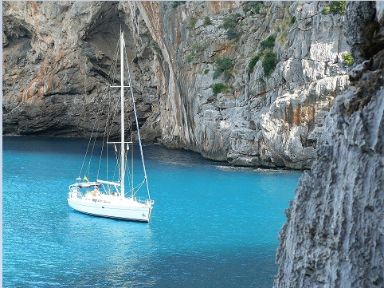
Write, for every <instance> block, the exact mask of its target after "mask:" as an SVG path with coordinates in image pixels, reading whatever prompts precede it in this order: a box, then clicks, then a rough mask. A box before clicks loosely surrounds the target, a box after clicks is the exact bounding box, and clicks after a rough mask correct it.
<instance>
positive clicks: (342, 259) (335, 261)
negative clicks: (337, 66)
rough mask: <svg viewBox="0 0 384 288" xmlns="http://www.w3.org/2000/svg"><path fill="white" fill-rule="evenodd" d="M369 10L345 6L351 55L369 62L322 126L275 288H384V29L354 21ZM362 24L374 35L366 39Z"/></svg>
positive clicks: (285, 235) (286, 232) (283, 236)
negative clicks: (383, 38) (381, 42)
mask: <svg viewBox="0 0 384 288" xmlns="http://www.w3.org/2000/svg"><path fill="white" fill-rule="evenodd" d="M356 5H358V6H359V8H356ZM372 9H373V11H374V12H375V11H376V8H375V6H374V3H372V2H361V3H358V2H350V3H348V6H347V17H348V19H349V22H348V26H347V27H346V29H347V35H349V39H348V40H349V42H350V43H351V44H352V47H355V49H356V50H354V56H355V57H356V58H357V59H358V58H359V57H361V55H370V59H368V60H367V61H366V62H363V63H362V64H359V65H358V66H357V67H356V70H355V72H353V80H354V82H353V85H352V86H351V87H350V88H348V90H347V91H345V92H344V93H341V94H340V95H338V96H337V97H336V101H335V104H334V106H333V108H332V109H331V112H330V114H329V115H328V116H327V118H326V120H325V123H324V132H323V133H322V135H321V137H320V138H319V143H318V145H319V149H318V150H317V160H316V161H315V163H314V164H313V166H312V169H311V171H310V172H308V173H305V174H304V176H303V177H302V179H301V181H300V185H299V188H298V189H297V192H296V198H295V200H294V201H293V203H292V204H291V207H290V208H289V211H288V213H287V216H288V220H287V223H286V224H285V225H284V227H283V229H282V230H281V233H280V241H281V243H280V247H279V250H278V253H277V262H278V264H279V271H278V274H277V276H276V278H275V285H274V286H275V287H384V269H383V268H384V254H383V251H384V46H383V45H381V49H380V50H377V51H376V52H375V54H372V53H374V52H372V47H379V46H380V45H379V46H377V45H378V43H377V41H381V40H380V39H381V38H380V35H379V34H380V33H381V31H382V30H381V29H382V27H384V26H383V24H384V22H383V21H382V19H380V18H379V17H377V18H375V15H376V16H378V14H375V13H374V14H373V17H372V15H371V14H370V18H369V19H370V21H366V22H364V21H363V22H359V19H360V18H359V17H360V16H359V17H358V18H356V20H355V21H353V17H355V15H356V11H371V12H370V13H372ZM359 15H360V14H359ZM356 17H357V16H356ZM365 25H367V26H369V27H376V30H374V31H372V33H371V34H369V35H361V34H360V33H363V34H364V33H366V28H365V27H364V26H365ZM369 27H368V28H369ZM368 36H369V37H368ZM365 37H368V38H367V40H366V41H367V43H371V44H372V45H373V46H370V45H366V44H367V43H366V42H365V40H361V39H365ZM375 39H378V40H375ZM356 71H357V72H356Z"/></svg>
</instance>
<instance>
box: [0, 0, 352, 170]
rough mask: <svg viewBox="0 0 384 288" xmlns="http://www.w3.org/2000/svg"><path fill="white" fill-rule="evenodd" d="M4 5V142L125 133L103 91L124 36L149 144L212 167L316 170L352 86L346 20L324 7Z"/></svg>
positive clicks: (268, 4)
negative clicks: (8, 137) (332, 115)
mask: <svg viewBox="0 0 384 288" xmlns="http://www.w3.org/2000/svg"><path fill="white" fill-rule="evenodd" d="M3 5H4V23H5V25H4V32H3V35H4V36H5V37H3V47H4V59H5V63H4V71H5V76H4V104H3V111H4V132H5V133H6V134H49V135H52V134H53V135H67V136H86V135H88V134H89V133H91V132H90V131H92V130H93V128H94V127H93V126H95V128H97V127H99V126H100V128H99V129H96V130H97V133H99V134H102V133H103V129H104V126H105V123H107V124H108V125H112V127H117V124H118V117H117V116H118V115H116V113H112V116H114V117H112V116H110V115H109V113H108V112H106V111H107V110H106V109H105V107H108V105H109V103H110V102H111V101H110V97H109V95H108V93H107V92H106V90H105V86H106V77H107V73H108V70H109V67H110V65H111V63H112V61H113V57H114V49H115V47H114V45H115V43H116V41H117V37H118V30H119V27H120V25H121V26H122V27H123V29H124V31H125V32H126V38H127V43H129V45H128V46H129V47H128V50H129V55H128V57H129V58H130V63H131V67H132V70H133V75H134V79H133V84H134V87H135V93H136V95H137V97H138V100H137V105H138V106H139V109H138V110H139V117H140V125H141V126H143V136H144V139H145V140H147V141H159V142H161V143H163V144H164V145H166V146H168V147H171V148H184V149H191V150H194V151H197V152H200V153H201V154H202V155H204V156H205V157H209V158H212V159H216V160H223V161H229V162H230V163H232V164H236V165H248V166H266V167H290V168H296V169H302V168H308V167H310V164H311V163H312V161H313V159H314V157H315V155H316V152H315V151H316V142H317V138H318V135H320V133H321V131H322V125H323V121H324V117H325V115H326V114H327V112H328V111H329V109H330V107H331V105H332V103H333V99H334V97H335V95H336V94H337V93H339V92H340V91H342V90H343V89H345V87H346V86H347V85H348V83H349V80H348V75H347V73H348V71H347V70H348V69H349V68H348V67H347V66H346V65H345V64H344V63H343V60H342V55H343V53H346V52H348V51H349V50H350V47H349V45H348V44H347V42H346V39H345V37H344V33H343V30H342V26H343V25H344V23H345V22H346V19H345V16H344V15H340V14H332V13H331V14H324V13H321V11H322V9H323V7H325V5H327V3H326V2H318V3H316V2H310V3H304V2H298V3H288V2H284V3H277V2H263V3H262V2H260V3H252V2H250V3H245V2H197V3H195V2H187V3H183V2H179V3H176V4H175V3H172V2H120V3H114V2H103V3H102V2H100V3H99V2H92V3H60V4H58V5H56V4H52V3H41V2H28V3H16V2H15V3H5V4H3ZM115 94H116V93H115ZM113 96H114V97H115V98H116V97H118V94H116V95H113ZM126 110H127V112H129V111H130V110H131V108H130V106H129V105H128V104H127V107H126ZM127 114H128V115H129V113H127ZM127 117H128V118H130V117H129V116H127ZM128 118H127V121H128V122H129V121H130V119H128ZM95 119H96V120H97V121H95ZM95 123H96V124H95ZM127 129H130V125H128V128H127ZM113 131H114V132H113V133H115V132H116V128H114V130H113Z"/></svg>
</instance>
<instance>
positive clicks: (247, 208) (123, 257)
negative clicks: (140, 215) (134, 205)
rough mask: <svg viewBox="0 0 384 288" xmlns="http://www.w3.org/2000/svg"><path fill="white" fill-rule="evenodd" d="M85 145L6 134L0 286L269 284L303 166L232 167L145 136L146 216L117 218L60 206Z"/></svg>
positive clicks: (77, 167)
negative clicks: (151, 203)
mask: <svg viewBox="0 0 384 288" xmlns="http://www.w3.org/2000/svg"><path fill="white" fill-rule="evenodd" d="M86 145H87V141H84V140H74V139H50V138H32V137H30V138H25V137H17V138H8V137H6V138H4V154H3V178H4V180H3V285H4V287H183V288H187V287H236V288H240V287H271V286H272V281H273V275H274V274H275V272H276V265H275V263H274V261H275V250H276V248H277V245H278V232H279V230H280V228H281V226H282V224H283V223H284V221H285V217H284V210H285V209H286V208H287V207H288V202H289V201H290V200H291V199H293V195H294V189H295V187H296V185H297V183H298V178H299V176H300V173H298V172H289V171H284V172H276V171H263V170H261V171H257V170H249V169H239V168H237V169H235V168H231V167H228V166H223V164H221V163H217V162H212V161H207V160H205V159H202V158H201V157H200V156H199V155H197V154H195V153H190V152H186V151H172V150H167V149H164V148H162V147H161V146H156V145H150V146H145V147H144V151H145V155H146V159H147V168H148V174H149V180H150V188H151V191H152V198H154V200H155V208H154V210H153V215H152V221H151V222H150V223H149V224H142V223H133V222H124V221H116V220H110V219H103V218H96V217H91V216H87V215H83V214H80V213H77V212H75V211H73V210H71V209H70V208H69V207H68V206H67V202H66V195H67V187H68V185H69V184H71V183H72V182H73V181H74V178H75V177H77V176H78V173H79V168H80V166H81V163H82V160H83V154H84V150H85V147H86ZM97 165H98V163H97V162H94V163H93V162H92V163H91V168H92V167H93V166H95V167H96V169H95V170H97ZM105 165H106V159H102V167H105ZM109 165H112V162H110V163H109ZM91 170H92V169H91ZM137 172H138V173H139V172H140V171H137Z"/></svg>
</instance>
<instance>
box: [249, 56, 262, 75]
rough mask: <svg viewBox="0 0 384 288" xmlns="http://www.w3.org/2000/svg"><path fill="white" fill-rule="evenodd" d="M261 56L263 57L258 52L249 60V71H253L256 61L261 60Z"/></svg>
mask: <svg viewBox="0 0 384 288" xmlns="http://www.w3.org/2000/svg"><path fill="white" fill-rule="evenodd" d="M260 57H261V55H260V54H256V55H255V56H253V58H252V59H251V61H249V64H248V72H249V73H252V72H253V69H254V68H255V66H256V63H257V62H258V61H259V60H260Z"/></svg>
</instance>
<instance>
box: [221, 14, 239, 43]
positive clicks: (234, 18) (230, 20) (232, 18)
mask: <svg viewBox="0 0 384 288" xmlns="http://www.w3.org/2000/svg"><path fill="white" fill-rule="evenodd" d="M240 17H241V15H240V14H239V13H236V14H230V15H228V16H226V17H224V18H223V23H222V24H221V25H220V28H224V29H226V30H227V38H228V39H229V40H233V39H237V38H238V37H239V36H240V32H239V31H238V29H237V24H238V22H239V20H240Z"/></svg>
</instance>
